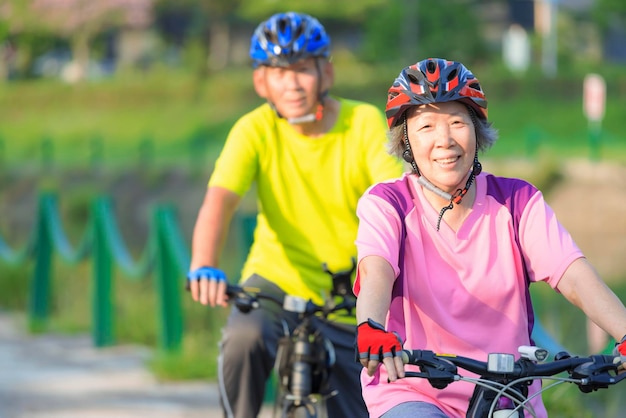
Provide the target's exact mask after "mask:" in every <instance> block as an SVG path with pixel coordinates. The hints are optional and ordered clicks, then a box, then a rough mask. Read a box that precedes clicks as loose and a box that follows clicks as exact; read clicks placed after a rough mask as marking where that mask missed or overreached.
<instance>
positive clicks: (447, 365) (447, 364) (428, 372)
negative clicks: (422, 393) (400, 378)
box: [402, 350, 458, 389]
mask: <svg viewBox="0 0 626 418" xmlns="http://www.w3.org/2000/svg"><path fill="white" fill-rule="evenodd" d="M402 356H403V362H404V363H409V364H415V365H416V366H418V367H419V369H420V371H421V373H418V372H406V373H405V376H407V377H423V378H425V379H428V382H429V383H430V385H431V386H432V387H434V388H435V389H443V388H445V387H446V386H448V385H449V384H450V383H452V382H454V381H456V380H458V372H457V367H456V365H455V364H454V363H452V362H451V361H449V360H445V359H442V358H439V357H437V355H436V354H435V353H434V352H432V351H428V350H417V351H413V352H412V353H411V356H409V355H408V353H407V352H406V351H404V352H403V353H402ZM405 356H406V358H405ZM405 360H409V361H405Z"/></svg>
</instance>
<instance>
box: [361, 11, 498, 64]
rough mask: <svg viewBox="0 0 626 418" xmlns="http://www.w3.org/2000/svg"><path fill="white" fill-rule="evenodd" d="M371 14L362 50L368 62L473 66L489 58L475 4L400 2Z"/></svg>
mask: <svg viewBox="0 0 626 418" xmlns="http://www.w3.org/2000/svg"><path fill="white" fill-rule="evenodd" d="M369 13H370V16H369V18H368V19H367V22H368V23H367V25H366V28H365V30H366V35H365V42H364V45H363V50H362V56H363V59H365V60H367V61H380V60H389V61H400V62H402V63H404V64H406V63H409V62H416V61H418V60H420V59H423V58H428V57H444V58H449V59H454V60H456V61H462V62H464V63H471V62H476V61H478V60H481V59H483V58H486V56H487V55H488V51H487V48H486V46H485V43H484V41H483V38H482V35H481V30H480V29H481V28H480V24H479V19H478V18H477V16H476V15H475V11H474V8H472V3H471V2H468V1H465V0H449V1H445V2H435V1H421V2H418V1H416V0H397V1H391V2H386V3H385V4H384V5H381V6H380V7H377V8H372V9H371V10H370V11H369Z"/></svg>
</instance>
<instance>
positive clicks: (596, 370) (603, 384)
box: [570, 355, 626, 393]
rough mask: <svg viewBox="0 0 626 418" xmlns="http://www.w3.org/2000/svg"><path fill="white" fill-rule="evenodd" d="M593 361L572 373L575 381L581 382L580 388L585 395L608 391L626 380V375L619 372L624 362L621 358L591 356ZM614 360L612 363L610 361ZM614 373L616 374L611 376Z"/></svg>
mask: <svg viewBox="0 0 626 418" xmlns="http://www.w3.org/2000/svg"><path fill="white" fill-rule="evenodd" d="M591 358H592V361H590V362H587V363H584V364H581V365H580V366H578V367H576V368H575V369H574V370H572V372H571V373H570V376H571V377H572V378H573V379H577V380H580V381H581V383H579V384H578V388H579V389H580V391H581V392H583V393H589V392H593V391H596V390H598V389H606V388H608V387H609V386H610V385H614V384H616V383H618V382H620V381H621V380H623V379H624V378H626V373H625V372H622V373H620V372H619V367H620V364H622V361H621V359H620V358H619V357H613V358H612V357H611V356H604V355H597V356H591ZM610 358H612V359H613V360H612V361H609V359H610ZM611 372H614V373H615V374H611Z"/></svg>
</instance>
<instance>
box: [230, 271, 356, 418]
mask: <svg viewBox="0 0 626 418" xmlns="http://www.w3.org/2000/svg"><path fill="white" fill-rule="evenodd" d="M355 267H356V263H355V260H353V266H352V269H351V270H347V271H342V272H338V273H333V272H331V271H330V270H328V268H327V266H326V265H323V269H324V271H325V272H327V273H328V274H329V275H330V276H331V277H332V279H333V281H332V282H333V290H332V292H331V297H330V298H329V299H328V300H327V301H326V302H325V303H324V305H316V304H314V303H313V302H312V301H310V300H309V301H306V300H304V299H302V298H298V297H295V296H290V295H286V296H285V298H284V300H282V301H281V300H277V299H276V298H275V297H274V296H272V295H267V294H264V293H262V292H260V291H259V290H258V289H251V288H242V287H239V286H232V285H229V286H228V289H227V294H228V295H229V300H231V302H233V303H234V304H235V306H236V307H237V308H238V309H239V310H241V311H242V312H244V313H246V312H249V311H250V310H252V309H257V308H259V303H258V300H259V299H263V300H268V301H271V302H273V303H275V304H277V305H279V306H281V307H282V309H283V310H285V311H287V312H294V313H297V314H298V318H299V322H298V324H297V326H296V327H295V328H294V330H293V331H292V332H287V333H286V335H285V336H284V337H283V338H282V339H281V340H280V343H279V347H278V353H277V356H276V361H275V366H274V370H275V372H276V374H277V376H278V378H279V382H278V386H279V391H278V396H277V398H276V405H275V408H274V414H275V415H276V414H278V413H279V414H280V415H279V416H280V417H284V418H325V417H326V407H325V400H326V399H328V398H329V397H332V396H335V395H336V394H337V393H338V392H337V391H332V392H331V391H328V390H326V387H325V384H326V383H327V376H328V374H329V373H330V368H331V367H332V366H333V365H334V363H335V351H334V347H333V345H332V343H331V342H330V341H329V340H327V339H326V338H324V337H323V336H322V335H321V334H319V333H318V330H317V329H316V328H315V326H314V325H313V318H314V317H321V318H324V319H325V318H327V317H328V316H329V315H330V314H331V313H334V312H338V311H342V310H343V311H347V312H351V311H352V309H354V307H355V306H356V301H355V298H354V296H353V294H352V291H351V287H350V277H351V275H352V272H353V271H354V269H355ZM335 297H339V299H340V302H339V303H337V302H336V300H335Z"/></svg>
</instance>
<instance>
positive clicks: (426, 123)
mask: <svg viewBox="0 0 626 418" xmlns="http://www.w3.org/2000/svg"><path fill="white" fill-rule="evenodd" d="M407 133H408V136H409V143H410V144H411V148H412V151H413V157H414V158H415V162H416V164H417V167H418V168H419V170H420V173H421V174H422V175H423V176H425V177H426V178H427V179H428V180H429V181H430V182H431V183H433V184H434V185H435V186H437V187H439V188H440V189H442V190H444V191H446V192H448V193H454V192H455V191H456V190H457V189H459V188H463V187H464V186H465V181H466V180H467V177H468V175H469V171H470V168H471V167H472V164H473V162H474V155H475V152H476V133H475V130H474V124H473V122H472V119H471V117H470V115H469V111H468V110H467V107H465V105H463V104H462V103H459V102H445V103H434V104H428V105H421V106H416V107H414V108H412V109H410V110H409V111H408V114H407Z"/></svg>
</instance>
